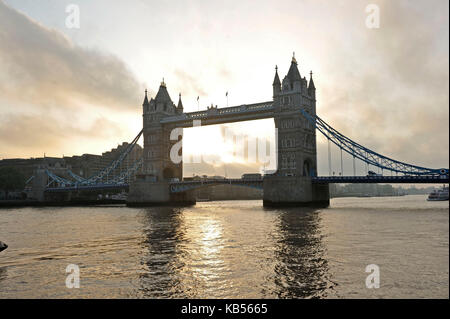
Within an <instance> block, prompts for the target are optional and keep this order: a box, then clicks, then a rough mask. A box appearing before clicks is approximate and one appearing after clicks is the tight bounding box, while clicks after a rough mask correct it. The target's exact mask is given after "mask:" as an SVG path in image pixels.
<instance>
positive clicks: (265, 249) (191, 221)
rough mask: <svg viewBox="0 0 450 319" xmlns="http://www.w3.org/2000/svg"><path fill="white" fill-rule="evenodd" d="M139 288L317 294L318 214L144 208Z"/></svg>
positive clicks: (186, 294)
mask: <svg viewBox="0 0 450 319" xmlns="http://www.w3.org/2000/svg"><path fill="white" fill-rule="evenodd" d="M142 222H143V224H144V226H143V229H144V238H145V239H144V241H143V243H142V244H143V246H144V249H145V253H144V256H143V260H142V264H143V266H144V271H143V273H142V274H141V275H140V291H141V293H142V296H143V297H151V298H221V297H234V298H261V297H263V298H264V297H265V298H274V297H276V298H309V297H324V296H326V291H327V290H328V289H330V288H332V287H333V285H332V283H331V282H330V280H329V279H328V263H327V260H326V250H325V247H324V244H323V242H322V234H321V218H320V212H318V211H315V210H298V209H292V210H272V211H270V210H267V211H265V213H264V214H261V213H260V209H258V213H255V208H254V207H252V208H250V209H248V210H246V209H243V208H241V207H239V206H237V207H231V208H230V209H223V210H220V211H217V210H214V207H213V206H210V207H208V206H204V207H197V208H195V209H178V208H168V207H165V208H149V209H147V210H145V211H144V212H143V220H142Z"/></svg>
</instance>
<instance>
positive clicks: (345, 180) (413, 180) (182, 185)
mask: <svg viewBox="0 0 450 319" xmlns="http://www.w3.org/2000/svg"><path fill="white" fill-rule="evenodd" d="M312 182H313V183H314V184H338V183H342V184H355V183H356V184H358V183H359V184H376V183H385V184H389V183H392V184H448V183H449V177H448V175H440V176H439V175H422V176H420V175H418V176H316V177H313V178H312ZM221 184H228V185H236V186H246V187H252V188H257V189H263V178H253V179H252V178H244V179H242V178H224V179H206V180H198V181H179V182H171V183H170V191H171V192H172V193H180V192H185V191H187V190H191V189H195V188H200V187H206V186H213V185H221ZM128 187H129V185H128V184H126V183H123V184H97V185H78V186H69V187H49V188H46V189H45V191H46V192H50V193H60V192H70V191H84V190H85V191H90V190H91V191H94V190H109V189H110V190H118V189H124V190H128Z"/></svg>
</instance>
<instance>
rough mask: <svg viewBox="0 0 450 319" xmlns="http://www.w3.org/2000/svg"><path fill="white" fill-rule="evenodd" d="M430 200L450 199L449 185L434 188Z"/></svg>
mask: <svg viewBox="0 0 450 319" xmlns="http://www.w3.org/2000/svg"><path fill="white" fill-rule="evenodd" d="M427 200H428V201H444V200H448V187H445V186H444V187H442V188H440V189H434V190H433V191H432V192H431V193H430V194H429V195H428V198H427Z"/></svg>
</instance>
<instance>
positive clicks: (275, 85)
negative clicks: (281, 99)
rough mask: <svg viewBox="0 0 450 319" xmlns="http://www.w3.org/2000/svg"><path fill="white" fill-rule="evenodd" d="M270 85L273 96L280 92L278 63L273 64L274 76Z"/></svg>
mask: <svg viewBox="0 0 450 319" xmlns="http://www.w3.org/2000/svg"><path fill="white" fill-rule="evenodd" d="M272 87H273V96H276V95H278V94H280V91H281V81H280V77H279V76H278V65H275V77H274V79H273V83H272Z"/></svg>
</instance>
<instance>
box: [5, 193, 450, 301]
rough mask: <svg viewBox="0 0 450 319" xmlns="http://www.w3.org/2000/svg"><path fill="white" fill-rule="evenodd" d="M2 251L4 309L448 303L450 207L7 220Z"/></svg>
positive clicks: (230, 205)
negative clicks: (54, 301)
mask: <svg viewBox="0 0 450 319" xmlns="http://www.w3.org/2000/svg"><path fill="white" fill-rule="evenodd" d="M0 240H1V241H4V242H6V243H7V244H8V245H9V248H8V249H6V250H5V251H3V252H1V253H0V298H448V297H449V202H448V201H446V202H427V201H426V196H425V195H417V196H403V197H379V198H336V199H332V200H331V206H330V207H329V208H326V209H307V208H303V209H299V208H292V209H266V208H263V207H262V201H258V200H255V201H222V202H201V203H197V205H196V206H193V207H187V208H169V207H160V208H127V207H124V206H110V207H65V208H55V207H52V208H18V209H2V210H0ZM69 264H75V265H78V266H79V269H80V288H73V289H69V288H67V287H66V277H67V276H68V273H66V267H67V266H68V265H69ZM370 264H375V265H377V266H378V267H379V272H380V287H379V288H378V289H368V288H367V287H366V277H367V276H368V275H369V273H366V272H365V270H366V266H367V265H370Z"/></svg>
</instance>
